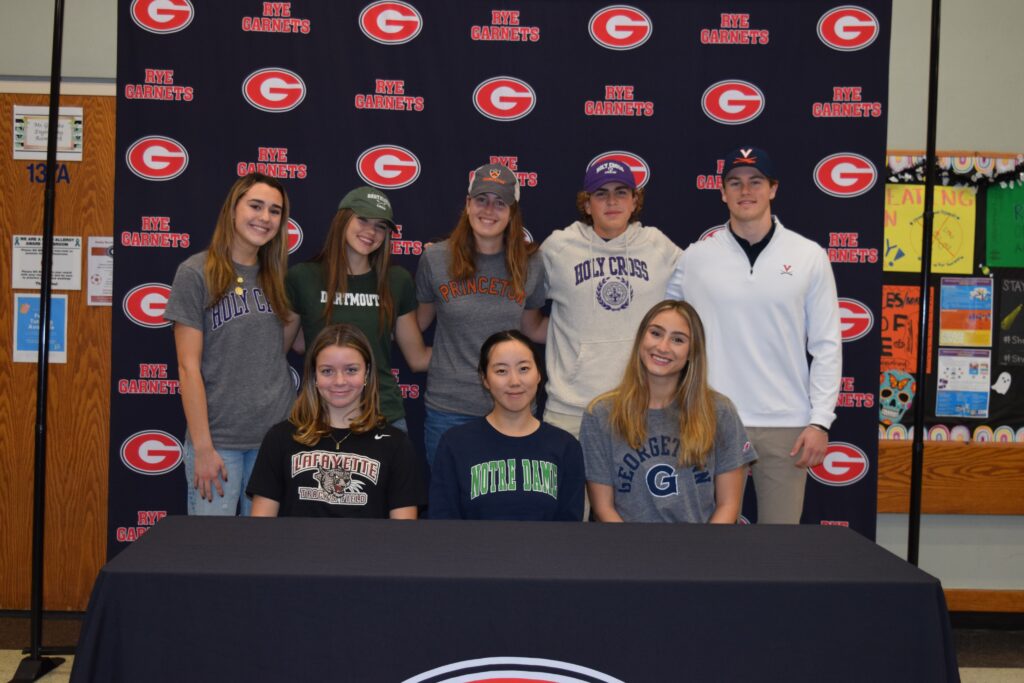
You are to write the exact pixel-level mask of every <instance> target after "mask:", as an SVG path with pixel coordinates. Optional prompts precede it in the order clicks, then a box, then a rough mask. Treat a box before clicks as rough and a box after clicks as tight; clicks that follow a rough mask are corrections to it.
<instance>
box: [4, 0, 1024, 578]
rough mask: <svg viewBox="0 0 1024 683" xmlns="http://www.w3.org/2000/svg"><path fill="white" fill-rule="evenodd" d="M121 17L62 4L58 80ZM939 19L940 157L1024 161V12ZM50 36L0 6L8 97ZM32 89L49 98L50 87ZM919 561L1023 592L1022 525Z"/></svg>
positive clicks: (913, 115) (99, 75)
mask: <svg viewBox="0 0 1024 683" xmlns="http://www.w3.org/2000/svg"><path fill="white" fill-rule="evenodd" d="M211 1H212V0H211ZM323 1H328V0H323ZM637 1H638V2H642V0H637ZM836 4H837V5H838V4H842V2H840V0H836ZM893 4H894V6H893V16H892V49H891V65H890V81H889V112H888V124H889V136H888V147H889V149H903V150H906V149H914V150H923V149H924V147H925V116H926V113H927V109H926V107H927V87H928V41H929V35H930V12H931V1H930V0H894V3H893ZM116 10H117V3H116V2H115V0H67V2H66V10H65V12H66V14H65V31H64V56H63V64H64V68H63V72H64V75H65V77H74V78H76V79H94V80H99V81H107V82H108V83H109V82H112V81H113V79H114V78H115V75H116V36H115V29H116V25H117V16H116ZM942 10H943V11H942V35H941V41H940V43H941V53H940V83H939V116H938V133H937V138H938V140H937V145H938V149H939V150H965V151H988V152H1007V153H1020V152H1024V125H1022V124H1024V120H1022V116H1021V113H1022V112H1024V87H1022V83H1024V79H1022V77H1021V72H1022V67H1024V41H1022V40H1020V39H1019V37H1018V34H1019V32H1020V30H1021V27H1022V26H1024V1H1022V0H945V1H944V2H943V8H942ZM52 26H53V3H52V2H50V1H49V0H0V80H3V81H7V83H6V84H5V85H7V87H11V85H10V81H11V80H12V77H13V79H14V80H16V79H17V78H19V77H28V78H37V79H40V78H41V79H45V78H47V77H48V75H49V71H50V50H51V48H50V45H51V37H52V33H53V29H52ZM22 86H24V84H22ZM0 87H3V85H0ZM33 87H35V88H36V89H37V90H38V91H40V92H46V85H45V82H40V83H38V84H36V85H35V86H33ZM69 90H70V89H69V88H66V89H65V92H68V91H69ZM108 94H113V88H111V87H109V86H108ZM906 527H907V520H906V516H905V515H879V517H878V542H879V544H881V545H882V546H884V547H886V548H887V549H889V550H890V551H892V552H893V553H895V554H897V555H899V556H901V557H905V556H906V535H907V532H906ZM920 559H921V567H922V568H923V569H925V570H926V571H929V572H931V573H932V574H934V575H936V576H938V577H939V578H940V579H942V581H943V583H944V584H945V585H946V586H947V587H951V588H1013V589H1024V518H1021V517H990V516H945V515H929V516H926V517H925V519H924V520H923V523H922V530H921V554H920Z"/></svg>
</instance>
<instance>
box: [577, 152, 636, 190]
mask: <svg viewBox="0 0 1024 683" xmlns="http://www.w3.org/2000/svg"><path fill="white" fill-rule="evenodd" d="M605 161H618V162H620V163H623V164H625V165H626V166H628V167H629V170H630V171H632V172H633V180H635V181H636V186H637V187H643V186H644V185H646V184H647V181H648V180H650V179H651V169H650V167H649V166H648V165H647V162H646V161H644V160H643V159H641V158H640V157H638V156H637V155H636V154H633V153H632V152H623V151H621V150H615V151H612V152H605V153H604V154H598V155H597V156H596V157H594V158H593V159H591V160H590V163H588V164H587V168H590V167H591V166H593V165H594V164H596V163H603V162H605Z"/></svg>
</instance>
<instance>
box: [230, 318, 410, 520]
mask: <svg viewBox="0 0 1024 683" xmlns="http://www.w3.org/2000/svg"><path fill="white" fill-rule="evenodd" d="M378 377H379V373H378V372H377V370H376V369H375V368H374V357H373V352H372V351H371V349H370V342H369V340H368V339H367V338H366V335H365V334H363V332H362V331H361V330H360V329H359V328H357V327H355V326H354V325H344V324H342V325H330V326H328V327H325V328H324V329H323V330H322V331H321V332H320V334H319V335H317V337H316V339H315V340H314V342H313V344H312V346H311V347H310V348H309V349H308V350H307V351H306V361H305V369H304V371H303V377H302V389H301V390H300V392H299V398H298V399H297V400H296V401H295V405H294V407H293V408H292V412H291V416H290V417H289V418H288V420H286V421H284V422H281V423H280V424H277V425H275V426H274V427H272V428H271V429H270V431H269V432H268V433H267V436H266V438H264V439H263V445H262V446H260V451H259V457H258V458H257V460H256V467H255V468H254V469H253V472H252V478H251V479H250V481H249V487H248V489H247V491H246V492H247V493H248V494H249V495H251V496H252V498H253V502H252V514H253V516H254V517H278V516H281V517H286V516H293V517H370V518H388V517H390V518H391V519H416V510H417V506H419V505H422V504H423V503H425V502H426V495H425V491H424V488H423V480H422V473H421V470H420V466H419V461H418V459H417V457H416V455H415V454H414V452H413V449H412V444H411V443H410V442H409V439H408V437H406V435H405V432H403V431H402V430H400V429H397V428H395V427H394V426H393V425H388V424H387V421H386V420H385V418H384V414H383V413H382V412H381V408H380V382H379V381H378Z"/></svg>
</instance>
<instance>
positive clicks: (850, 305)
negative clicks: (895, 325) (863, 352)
mask: <svg viewBox="0 0 1024 683" xmlns="http://www.w3.org/2000/svg"><path fill="white" fill-rule="evenodd" d="M874 326H875V314H874V313H872V312H871V309H870V308H868V307H867V306H865V305H864V304H862V303H861V302H859V301H857V300H856V299H843V298H840V299H839V331H840V332H841V333H842V335H843V342H844V343H845V342H850V341H855V340H857V339H860V338H861V337H863V336H864V335H866V334H867V333H868V332H870V331H871V328H872V327H874Z"/></svg>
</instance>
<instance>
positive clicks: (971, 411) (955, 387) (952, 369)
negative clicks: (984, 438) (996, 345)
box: [935, 349, 992, 419]
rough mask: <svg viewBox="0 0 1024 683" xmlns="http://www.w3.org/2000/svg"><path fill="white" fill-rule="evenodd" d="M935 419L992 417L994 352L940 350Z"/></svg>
mask: <svg viewBox="0 0 1024 683" xmlns="http://www.w3.org/2000/svg"><path fill="white" fill-rule="evenodd" d="M938 376H939V380H938V383H937V386H936V392H935V417H965V418H978V419H982V418H987V417H988V391H989V386H990V385H991V383H992V382H991V381H990V380H991V377H992V353H991V352H990V351H980V350H973V349H939V370H938Z"/></svg>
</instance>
